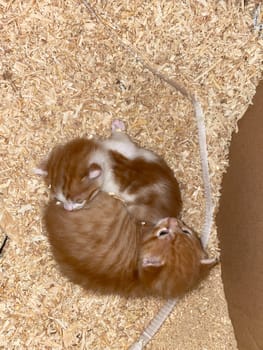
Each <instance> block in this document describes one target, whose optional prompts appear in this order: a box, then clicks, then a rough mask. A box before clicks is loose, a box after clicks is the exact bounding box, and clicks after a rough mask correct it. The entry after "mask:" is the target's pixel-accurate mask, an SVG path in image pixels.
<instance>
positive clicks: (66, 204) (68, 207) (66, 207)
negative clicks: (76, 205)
mask: <svg viewBox="0 0 263 350" xmlns="http://www.w3.org/2000/svg"><path fill="white" fill-rule="evenodd" d="M64 209H66V210H68V211H72V210H73V204H72V203H64Z"/></svg>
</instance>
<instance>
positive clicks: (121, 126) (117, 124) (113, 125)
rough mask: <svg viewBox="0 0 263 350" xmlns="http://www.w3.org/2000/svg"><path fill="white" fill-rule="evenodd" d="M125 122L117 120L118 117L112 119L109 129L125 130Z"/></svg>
mask: <svg viewBox="0 0 263 350" xmlns="http://www.w3.org/2000/svg"><path fill="white" fill-rule="evenodd" d="M125 129H126V128H125V124H124V122H123V121H121V120H119V119H115V120H113V122H112V123H111V130H112V131H113V132H114V131H125Z"/></svg>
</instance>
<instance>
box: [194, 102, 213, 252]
mask: <svg viewBox="0 0 263 350" xmlns="http://www.w3.org/2000/svg"><path fill="white" fill-rule="evenodd" d="M192 102H193V105H194V109H195V117H196V123H197V129H198V142H199V152H200V159H201V167H202V177H203V185H204V196H205V220H204V225H203V229H202V233H201V241H202V244H203V247H204V248H205V247H206V246H207V243H208V241H209V237H210V234H211V228H212V224H213V216H214V204H213V200H212V193H211V185H210V176H209V168H208V153H207V144H206V130H205V123H204V117H203V110H202V107H201V104H200V102H199V101H198V100H197V99H196V97H195V98H194V99H193V101H192Z"/></svg>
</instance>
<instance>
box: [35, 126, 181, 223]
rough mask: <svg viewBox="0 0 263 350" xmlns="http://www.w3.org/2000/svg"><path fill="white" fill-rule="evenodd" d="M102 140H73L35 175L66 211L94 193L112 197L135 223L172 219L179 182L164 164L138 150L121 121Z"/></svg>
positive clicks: (55, 151) (176, 210)
mask: <svg viewBox="0 0 263 350" xmlns="http://www.w3.org/2000/svg"><path fill="white" fill-rule="evenodd" d="M112 129H113V133H112V136H111V137H110V138H109V139H107V140H99V139H85V138H76V139H74V140H72V141H70V142H68V143H66V144H64V145H59V146H57V147H55V148H54V149H53V150H52V151H51V153H50V155H49V156H48V159H47V160H45V161H43V162H42V163H41V164H40V166H39V168H38V169H37V170H36V173H38V174H41V175H44V176H45V179H46V183H47V185H48V186H50V188H51V192H52V194H53V197H55V198H56V199H57V200H59V201H60V202H62V203H63V205H64V208H65V209H66V210H75V209H81V208H82V207H83V206H84V205H85V203H86V202H87V201H88V200H90V199H92V198H93V196H95V195H96V193H98V191H99V190H103V191H105V192H111V193H114V194H115V195H116V196H118V197H120V198H121V199H122V200H123V201H125V203H126V205H127V207H128V210H129V211H130V212H131V213H132V214H133V215H134V216H135V217H136V218H137V220H140V221H149V222H157V221H158V220H159V219H161V218H163V217H165V216H172V217H177V216H178V214H179V213H180V210H181V206H182V202H181V195H180V190H179V186H178V182H177V180H176V178H175V177H174V174H173V172H172V170H171V169H170V168H169V167H168V165H167V164H166V162H165V161H164V160H163V159H162V158H161V157H159V156H158V155H156V154H155V153H153V152H151V151H148V150H146V149H143V148H141V147H139V146H137V145H136V144H135V143H134V142H132V141H131V139H130V138H129V136H128V135H127V134H125V133H124V132H120V131H117V129H122V130H123V129H124V124H123V123H122V122H120V121H114V122H113V126H112Z"/></svg>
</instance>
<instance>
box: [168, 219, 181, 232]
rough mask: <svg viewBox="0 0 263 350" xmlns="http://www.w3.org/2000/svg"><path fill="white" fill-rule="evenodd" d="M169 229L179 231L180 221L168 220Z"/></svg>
mask: <svg viewBox="0 0 263 350" xmlns="http://www.w3.org/2000/svg"><path fill="white" fill-rule="evenodd" d="M168 227H169V228H171V229H177V228H178V227H179V223H178V220H177V219H176V218H168Z"/></svg>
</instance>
